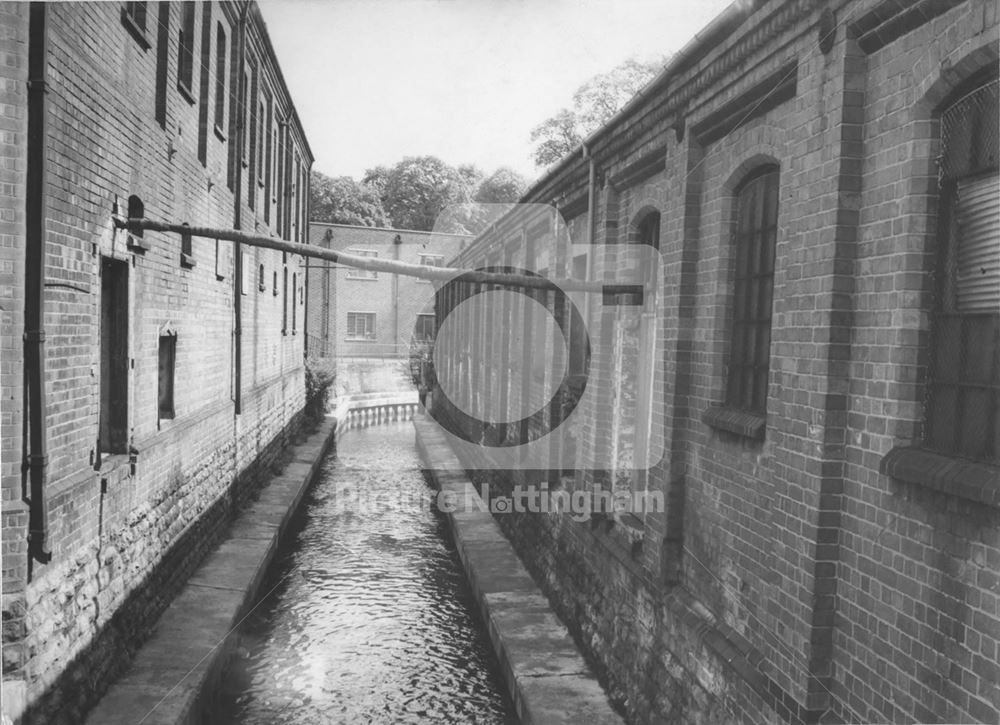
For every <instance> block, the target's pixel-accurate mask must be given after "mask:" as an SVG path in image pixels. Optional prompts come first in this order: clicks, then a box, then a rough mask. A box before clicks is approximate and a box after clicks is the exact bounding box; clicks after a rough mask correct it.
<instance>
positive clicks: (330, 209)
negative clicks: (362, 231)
mask: <svg viewBox="0 0 1000 725" xmlns="http://www.w3.org/2000/svg"><path fill="white" fill-rule="evenodd" d="M309 203H310V211H311V214H312V221H318V222H329V223H331V224H356V225H359V226H366V227H383V226H387V225H388V217H387V216H386V213H385V210H384V209H383V208H382V200H381V198H379V195H378V192H377V191H376V189H374V188H373V187H371V186H368V185H367V184H364V183H361V184H359V183H358V182H357V181H355V180H354V179H352V178H351V177H350V176H337V177H331V176H327V175H326V174H323V173H321V172H319V171H313V172H312V179H311V183H310V199H309Z"/></svg>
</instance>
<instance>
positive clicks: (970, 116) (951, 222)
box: [924, 71, 1000, 462]
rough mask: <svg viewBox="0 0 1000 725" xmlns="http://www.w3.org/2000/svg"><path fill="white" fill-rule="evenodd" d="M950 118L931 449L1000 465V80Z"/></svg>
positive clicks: (960, 100) (931, 383)
mask: <svg viewBox="0 0 1000 725" xmlns="http://www.w3.org/2000/svg"><path fill="white" fill-rule="evenodd" d="M972 85H973V87H972V88H971V90H970V89H969V88H968V87H966V88H964V89H962V90H961V91H959V92H958V93H957V94H956V96H957V97H954V98H952V100H951V101H949V102H948V103H947V104H946V106H945V108H944V111H943V112H942V114H941V156H940V157H939V159H938V163H939V179H940V209H939V215H938V219H939V225H938V251H939V255H938V274H936V275H935V281H936V283H937V289H936V290H935V293H936V302H935V306H934V310H933V325H932V340H933V342H932V353H931V360H930V375H929V380H928V390H927V395H928V397H927V408H926V430H925V435H924V446H925V447H927V448H930V449H932V450H936V451H939V452H941V453H944V454H949V455H957V456H962V457H965V458H970V459H973V460H979V461H993V462H995V461H1000V365H998V364H997V359H998V358H997V356H998V354H1000V172H998V135H1000V132H998V124H997V115H996V109H997V104H998V100H1000V99H998V93H997V91H998V80H997V77H996V75H995V71H994V75H993V77H992V78H989V79H988V80H986V81H982V80H980V81H979V82H978V83H976V82H974V83H973V84H972Z"/></svg>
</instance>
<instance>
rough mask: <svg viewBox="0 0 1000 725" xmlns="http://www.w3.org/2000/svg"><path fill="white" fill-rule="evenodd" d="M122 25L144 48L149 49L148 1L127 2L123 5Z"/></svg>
mask: <svg viewBox="0 0 1000 725" xmlns="http://www.w3.org/2000/svg"><path fill="white" fill-rule="evenodd" d="M122 25H124V26H125V28H126V29H127V30H128V31H129V33H131V34H132V37H133V38H135V39H136V41H137V42H138V43H139V45H141V46H142V49H143V50H148V49H149V39H148V38H147V37H146V3H125V4H124V5H123V6H122Z"/></svg>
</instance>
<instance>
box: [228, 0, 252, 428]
mask: <svg viewBox="0 0 1000 725" xmlns="http://www.w3.org/2000/svg"><path fill="white" fill-rule="evenodd" d="M249 10H250V4H249V3H245V4H244V5H243V7H242V9H241V10H240V26H239V56H238V57H239V66H238V68H239V70H238V71H237V76H236V78H237V86H236V87H237V88H239V89H240V90H239V94H240V97H239V100H240V103H239V105H238V107H237V111H238V112H239V114H240V115H239V116H238V117H237V120H236V139H235V140H236V151H235V153H234V159H233V161H234V163H235V165H236V168H235V175H234V183H233V187H234V189H233V228H234V229H239V228H240V225H241V224H242V223H243V146H244V144H245V143H246V136H247V128H246V120H247V111H246V109H247V96H248V95H249V94H250V82H249V81H247V82H246V83H244V79H245V78H246V48H247V14H248V12H249ZM250 183H251V184H252V183H253V179H251V180H250ZM248 187H249V184H248ZM233 269H235V271H236V274H234V275H233V348H234V350H233V410H234V412H235V414H236V415H239V414H240V413H241V412H242V403H243V275H244V274H246V270H245V269H243V251H242V250H241V249H240V243H239V242H236V244H235V245H234V246H233Z"/></svg>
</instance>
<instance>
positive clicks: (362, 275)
mask: <svg viewBox="0 0 1000 725" xmlns="http://www.w3.org/2000/svg"><path fill="white" fill-rule="evenodd" d="M469 239H470V238H469V237H466V236H463V235H460V234H455V235H449V234H437V233H434V234H432V233H430V232H421V231H414V230H412V229H382V228H377V227H362V226H352V225H349V224H327V223H324V222H310V224H309V243H310V244H312V245H315V246H319V247H325V248H327V249H334V250H336V251H340V252H345V253H348V254H354V255H358V256H370V257H377V258H380V259H390V260H395V261H400V262H408V263H410V264H427V265H432V266H433V265H437V266H440V265H441V264H443V263H444V261H445V260H446V259H450V258H451V257H454V256H455V255H456V254H457V253H458V252H459V251H460V249H461V247H462V246H463V245H464V244H465V243H466V242H467V241H468V240H469ZM306 279H307V281H308V284H307V285H306V287H307V293H308V295H309V305H308V311H307V315H308V323H307V327H306V332H307V333H308V336H309V337H308V340H309V341H308V350H307V352H308V354H309V356H310V357H315V358H329V357H332V356H333V355H334V353H336V355H338V356H348V357H399V356H403V357H405V356H406V355H407V354H408V352H409V348H410V343H411V342H412V341H413V340H414V339H415V338H427V337H430V336H433V334H434V328H433V323H434V312H433V307H434V288H433V286H432V285H431V284H430V283H429V282H426V281H423V280H419V279H416V278H414V277H404V276H401V275H396V274H385V273H378V272H368V271H364V270H359V269H351V268H350V267H343V266H339V265H330V264H329V263H327V262H323V261H321V260H311V261H310V262H309V265H308V269H307V271H306Z"/></svg>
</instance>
